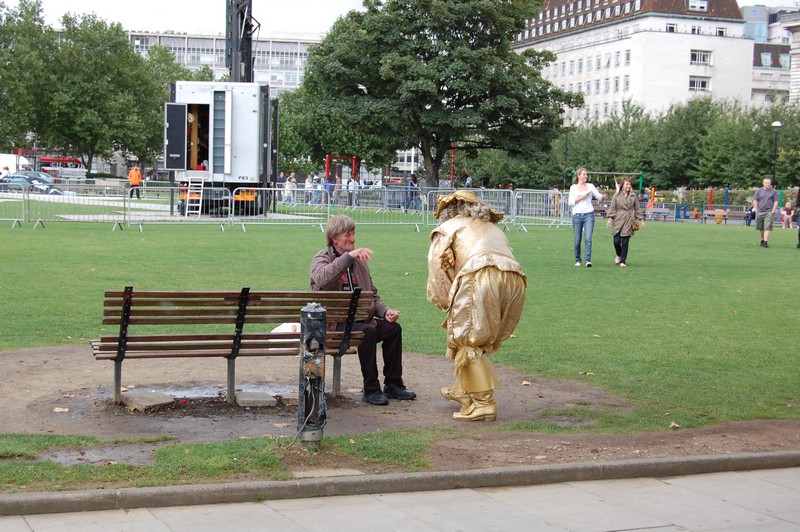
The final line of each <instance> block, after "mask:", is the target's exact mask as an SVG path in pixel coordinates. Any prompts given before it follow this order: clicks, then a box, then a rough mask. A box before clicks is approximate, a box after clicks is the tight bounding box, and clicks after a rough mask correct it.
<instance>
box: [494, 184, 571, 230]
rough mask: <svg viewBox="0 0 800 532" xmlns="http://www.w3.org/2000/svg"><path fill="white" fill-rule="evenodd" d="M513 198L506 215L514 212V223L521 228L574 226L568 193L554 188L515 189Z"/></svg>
mask: <svg viewBox="0 0 800 532" xmlns="http://www.w3.org/2000/svg"><path fill="white" fill-rule="evenodd" d="M509 192H512V191H509ZM511 199H512V201H511V203H510V210H507V211H506V213H507V214H506V216H508V213H512V214H513V216H512V223H513V224H514V225H515V226H516V227H518V228H519V229H521V230H526V227H528V226H535V225H538V226H547V227H561V226H565V227H572V215H571V213H570V208H569V204H568V199H569V198H568V194H561V193H555V192H553V191H552V190H515V191H513V197H512V198H511Z"/></svg>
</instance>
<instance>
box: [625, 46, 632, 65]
mask: <svg viewBox="0 0 800 532" xmlns="http://www.w3.org/2000/svg"><path fill="white" fill-rule="evenodd" d="M625 64H626V65H630V64H631V51H630V49H628V50H625Z"/></svg>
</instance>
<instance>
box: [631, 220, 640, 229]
mask: <svg viewBox="0 0 800 532" xmlns="http://www.w3.org/2000/svg"><path fill="white" fill-rule="evenodd" d="M631 229H633V230H634V231H638V230H639V221H638V220H636V219H635V218H634V219H633V221H632V222H631Z"/></svg>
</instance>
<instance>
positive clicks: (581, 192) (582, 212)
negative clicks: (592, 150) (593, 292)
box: [569, 168, 603, 268]
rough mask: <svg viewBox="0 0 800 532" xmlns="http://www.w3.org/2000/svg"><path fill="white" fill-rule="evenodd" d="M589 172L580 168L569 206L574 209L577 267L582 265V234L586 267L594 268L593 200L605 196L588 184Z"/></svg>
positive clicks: (570, 190) (576, 173)
mask: <svg viewBox="0 0 800 532" xmlns="http://www.w3.org/2000/svg"><path fill="white" fill-rule="evenodd" d="M588 179H589V172H587V171H586V168H578V170H577V171H576V172H575V180H574V181H573V183H574V184H573V185H572V186H571V187H569V206H570V207H572V229H573V231H574V232H575V241H574V243H575V266H580V265H581V234H582V235H583V238H584V239H585V241H586V245H585V255H584V256H585V258H586V263H585V264H586V267H587V268H591V267H592V233H593V232H594V205H592V198H594V199H596V200H600V199H602V198H603V195H602V194H600V192H598V190H597V188H595V186H594V185H593V184H591V183H587V181H588Z"/></svg>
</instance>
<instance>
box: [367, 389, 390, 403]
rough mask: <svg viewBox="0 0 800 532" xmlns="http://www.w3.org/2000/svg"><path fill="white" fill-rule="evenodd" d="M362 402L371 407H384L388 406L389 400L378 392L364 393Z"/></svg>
mask: <svg viewBox="0 0 800 532" xmlns="http://www.w3.org/2000/svg"><path fill="white" fill-rule="evenodd" d="M364 402H367V403H369V404H371V405H378V406H385V405H388V404H389V399H388V398H387V397H386V396H385V395H383V394H382V393H381V392H380V390H378V391H377V392H372V393H365V394H364Z"/></svg>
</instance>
